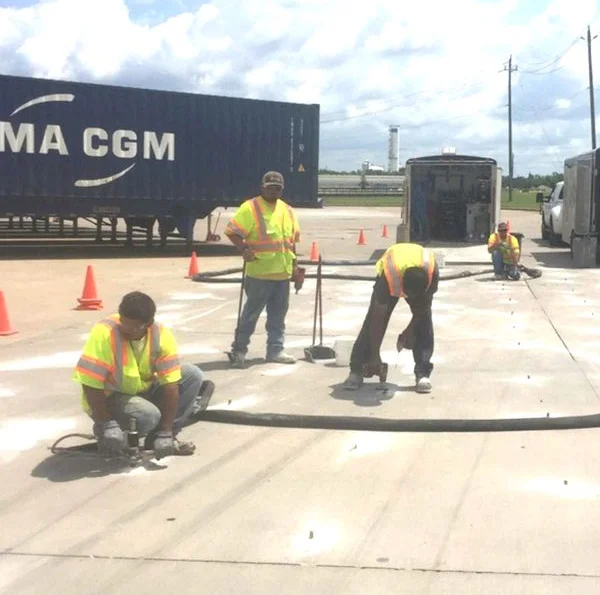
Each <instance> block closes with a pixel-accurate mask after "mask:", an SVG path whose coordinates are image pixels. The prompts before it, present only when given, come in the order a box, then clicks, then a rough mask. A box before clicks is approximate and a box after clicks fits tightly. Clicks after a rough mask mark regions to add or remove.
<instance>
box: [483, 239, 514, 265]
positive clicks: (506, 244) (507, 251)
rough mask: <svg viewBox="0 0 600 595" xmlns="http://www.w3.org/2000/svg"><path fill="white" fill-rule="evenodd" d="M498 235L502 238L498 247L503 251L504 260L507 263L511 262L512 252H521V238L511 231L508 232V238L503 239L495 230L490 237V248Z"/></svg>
mask: <svg viewBox="0 0 600 595" xmlns="http://www.w3.org/2000/svg"><path fill="white" fill-rule="evenodd" d="M496 237H497V238H498V239H499V240H500V245H499V246H498V249H499V250H500V252H502V260H503V261H504V262H505V263H507V264H511V263H512V259H511V257H510V255H511V253H513V252H514V253H515V254H519V240H517V238H516V237H515V236H513V235H512V234H510V233H507V234H506V239H504V240H502V239H501V238H500V236H499V235H498V233H496V232H494V233H493V234H492V235H490V237H489V239H488V248H491V247H492V246H493V245H494V244H495V242H496Z"/></svg>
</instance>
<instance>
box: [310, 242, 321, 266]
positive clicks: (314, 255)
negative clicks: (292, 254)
mask: <svg viewBox="0 0 600 595" xmlns="http://www.w3.org/2000/svg"><path fill="white" fill-rule="evenodd" d="M310 260H311V261H312V262H317V261H318V260H319V248H318V246H317V242H313V243H312V244H311V246H310Z"/></svg>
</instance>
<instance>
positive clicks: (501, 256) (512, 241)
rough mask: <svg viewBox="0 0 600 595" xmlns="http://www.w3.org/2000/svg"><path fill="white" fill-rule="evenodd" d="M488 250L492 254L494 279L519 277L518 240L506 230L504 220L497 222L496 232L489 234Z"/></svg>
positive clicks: (515, 279)
mask: <svg viewBox="0 0 600 595" xmlns="http://www.w3.org/2000/svg"><path fill="white" fill-rule="evenodd" d="M488 252H489V253H490V254H491V255H492V262H493V264H494V276H495V278H496V280H498V281H499V280H501V279H506V278H507V277H508V278H509V279H513V280H514V281H518V280H519V279H520V278H521V273H520V271H519V267H518V264H519V258H520V256H521V251H520V250H519V241H518V240H517V238H516V237H515V236H513V235H512V234H510V233H509V232H508V225H507V224H506V223H504V221H501V222H500V223H498V231H497V233H493V234H491V235H490V237H489V239H488Z"/></svg>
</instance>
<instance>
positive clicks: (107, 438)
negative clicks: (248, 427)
mask: <svg viewBox="0 0 600 595" xmlns="http://www.w3.org/2000/svg"><path fill="white" fill-rule="evenodd" d="M155 313H156V305H155V304H154V301H153V300H152V298H151V297H150V296H148V295H146V294H144V293H141V292H138V291H134V292H132V293H128V294H127V295H125V296H124V297H123V298H122V301H121V304H120V305H119V313H118V314H113V315H111V316H108V317H107V318H105V319H104V320H101V321H100V322H98V323H97V324H95V325H94V327H93V328H92V330H91V332H90V334H89V337H88V339H87V342H86V344H85V347H84V349H83V353H82V355H81V357H80V358H79V361H78V363H77V367H76V368H75V371H74V374H73V379H74V380H76V381H77V382H79V383H80V384H81V385H82V391H83V393H82V395H81V403H82V407H83V409H84V411H85V412H86V413H87V414H88V415H89V416H90V417H91V418H92V419H93V421H94V425H93V431H94V435H95V436H96V438H97V440H98V448H99V450H100V452H102V453H103V454H107V455H118V454H120V453H121V451H122V450H123V448H124V447H125V446H126V444H127V433H126V432H127V430H128V429H129V420H130V418H131V417H133V418H135V421H136V428H137V431H138V434H139V435H140V436H145V437H146V438H145V442H144V447H145V449H146V450H153V451H154V455H155V457H156V458H157V459H160V458H162V457H167V456H171V455H191V454H193V452H194V450H195V448H196V447H195V446H194V444H193V443H191V442H182V441H180V440H178V439H177V435H178V433H179V431H180V430H181V428H182V426H183V424H184V423H185V422H186V421H188V420H190V419H191V418H194V417H195V416H197V415H199V414H200V413H201V412H202V411H203V410H204V409H205V408H206V406H207V405H208V402H209V401H210V397H211V396H212V393H213V391H214V383H212V382H211V381H209V380H207V381H205V380H204V374H203V373H202V371H201V370H200V369H199V368H198V367H196V366H193V365H190V364H180V362H179V357H178V354H177V344H176V342H175V338H174V336H173V334H172V332H171V331H170V330H169V329H168V328H165V327H164V326H162V325H160V324H158V323H156V322H154V315H155Z"/></svg>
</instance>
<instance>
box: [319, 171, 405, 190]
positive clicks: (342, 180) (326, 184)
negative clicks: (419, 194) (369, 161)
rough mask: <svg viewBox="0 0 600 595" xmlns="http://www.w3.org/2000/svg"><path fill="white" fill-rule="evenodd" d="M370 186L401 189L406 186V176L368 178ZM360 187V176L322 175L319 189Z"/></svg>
mask: <svg viewBox="0 0 600 595" xmlns="http://www.w3.org/2000/svg"><path fill="white" fill-rule="evenodd" d="M366 180H367V183H368V184H369V186H371V187H372V186H375V187H376V186H379V187H386V188H400V187H403V186H404V176H400V175H399V176H366ZM359 186H360V176H359V175H335V174H320V175H319V188H341V187H348V188H358V187H359Z"/></svg>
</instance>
